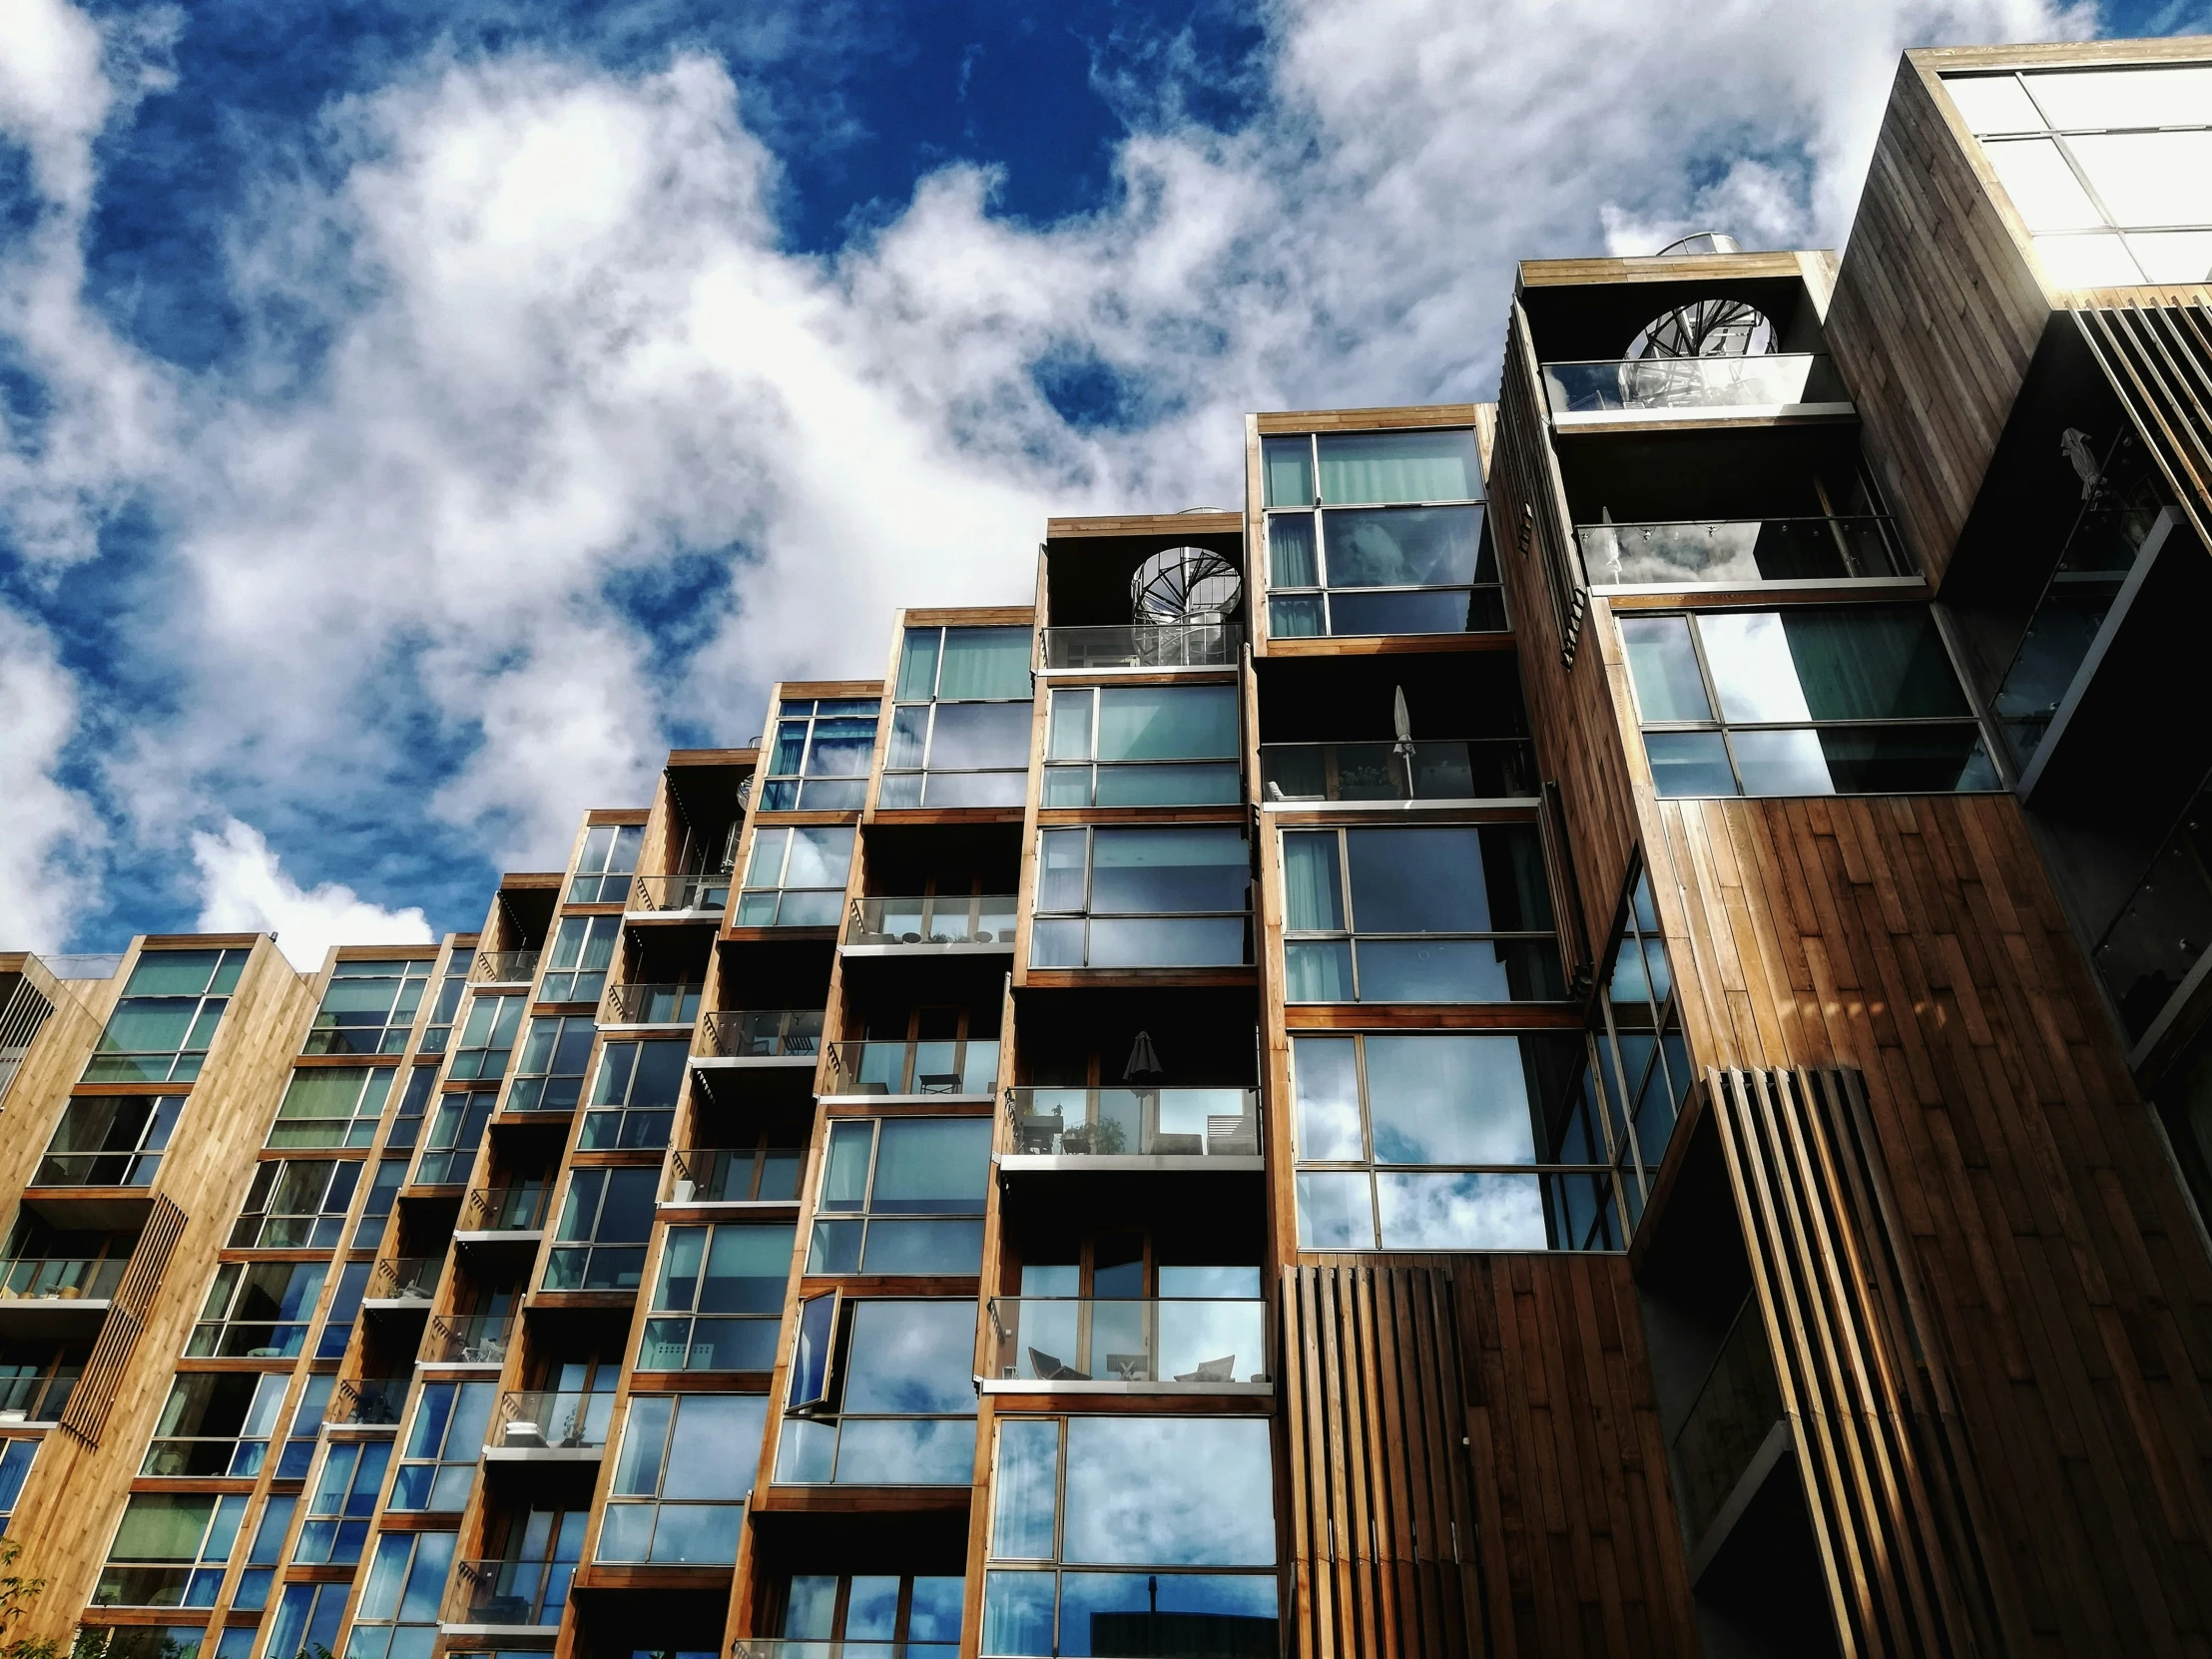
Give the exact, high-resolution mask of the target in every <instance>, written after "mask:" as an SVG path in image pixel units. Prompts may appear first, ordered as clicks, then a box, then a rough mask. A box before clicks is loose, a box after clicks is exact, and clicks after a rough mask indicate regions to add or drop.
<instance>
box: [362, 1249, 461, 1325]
mask: <svg viewBox="0 0 2212 1659" xmlns="http://www.w3.org/2000/svg"><path fill="white" fill-rule="evenodd" d="M444 1268H445V1258H444V1257H442V1256H387V1257H385V1258H384V1260H383V1261H381V1262H378V1263H377V1264H376V1271H375V1272H373V1273H371V1274H370V1275H369V1276H368V1294H367V1295H366V1296H364V1297H362V1298H361V1306H362V1307H363V1308H365V1309H367V1310H368V1311H369V1312H370V1313H377V1314H388V1313H427V1312H428V1311H429V1307H430V1302H431V1299H432V1298H434V1297H435V1296H436V1295H437V1294H438V1275H439V1274H440V1273H441V1272H443V1271H444Z"/></svg>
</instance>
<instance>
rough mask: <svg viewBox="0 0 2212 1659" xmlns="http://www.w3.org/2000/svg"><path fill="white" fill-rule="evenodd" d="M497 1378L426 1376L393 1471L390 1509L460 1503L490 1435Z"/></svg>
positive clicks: (449, 1506)
mask: <svg viewBox="0 0 2212 1659" xmlns="http://www.w3.org/2000/svg"><path fill="white" fill-rule="evenodd" d="M498 1398H499V1384H498V1383H424V1384H423V1385H422V1389H421V1393H420V1396H419V1397H418V1398H417V1399H416V1401H415V1409H414V1417H413V1419H412V1420H411V1421H410V1422H409V1423H408V1424H407V1438H406V1442H405V1444H404V1445H403V1446H402V1447H401V1448H400V1452H399V1472H398V1473H397V1474H396V1475H394V1476H393V1477H392V1483H391V1502H390V1507H391V1508H393V1509H463V1508H466V1507H467V1506H468V1492H469V1487H470V1486H471V1485H472V1484H474V1482H475V1479H476V1461H477V1459H478V1458H479V1457H480V1456H482V1455H483V1450H484V1445H485V1443H486V1441H487V1440H488V1439H489V1437H490V1435H489V1432H488V1429H489V1424H490V1422H491V1408H492V1406H493V1404H494V1403H496V1402H497V1400H498Z"/></svg>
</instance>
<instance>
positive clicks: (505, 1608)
mask: <svg viewBox="0 0 2212 1659" xmlns="http://www.w3.org/2000/svg"><path fill="white" fill-rule="evenodd" d="M575 1571H576V1563H575V1562H573V1561H548V1560H544V1559H539V1560H534V1561H456V1562H454V1563H453V1586H452V1590H451V1592H450V1594H449V1595H448V1597H447V1602H446V1620H445V1622H446V1623H448V1624H492V1625H510V1626H514V1627H516V1628H531V1629H542V1628H547V1627H548V1623H549V1621H548V1619H547V1615H548V1614H551V1615H552V1617H551V1619H550V1624H558V1623H560V1614H559V1608H560V1606H561V1604H562V1603H563V1602H564V1601H566V1600H567V1598H568V1581H569V1579H570V1577H571V1576H573V1575H574V1573H575ZM549 1604H550V1605H549Z"/></svg>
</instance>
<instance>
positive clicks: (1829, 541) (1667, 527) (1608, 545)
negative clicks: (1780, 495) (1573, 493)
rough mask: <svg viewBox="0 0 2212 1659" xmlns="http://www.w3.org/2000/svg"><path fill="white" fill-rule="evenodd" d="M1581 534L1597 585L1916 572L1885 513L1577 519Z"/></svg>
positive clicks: (1589, 571)
mask: <svg viewBox="0 0 2212 1659" xmlns="http://www.w3.org/2000/svg"><path fill="white" fill-rule="evenodd" d="M1574 537H1575V542H1576V544H1577V545H1578V546H1579V547H1580V548H1581V550H1582V565H1583V573H1584V574H1585V575H1586V576H1587V577H1588V578H1589V580H1590V582H1591V584H1592V585H1593V586H1603V587H1619V586H1630V585H1635V584H1638V583H1702V584H1706V585H1709V586H1710V585H1725V584H1731V583H1748V582H1775V581H1860V580H1865V579H1866V578H1869V577H1895V576H1909V575H1911V574H1912V566H1911V564H1910V562H1909V561H1908V560H1907V559H1906V557H1905V554H1904V551H1903V548H1902V545H1901V544H1900V542H1899V540H1898V536H1897V530H1896V527H1895V526H1894V525H1893V524H1892V522H1891V521H1890V519H1889V518H1887V517H1886V516H1884V515H1882V514H1879V513H1834V514H1828V513H1785V514H1778V515H1775V516H1773V517H1767V518H1695V519H1641V520H1636V521H1627V520H1623V521H1620V522H1616V523H1601V524H1578V525H1576V526H1575V531H1574ZM1762 551H1764V552H1765V554H1766V555H1767V563H1774V562H1776V561H1777V559H1781V560H1782V561H1783V562H1785V563H1787V564H1788V565H1789V567H1790V568H1788V569H1782V570H1777V571H1775V572H1774V573H1771V574H1770V573H1769V572H1768V570H1767V568H1766V564H1765V563H1762V562H1761V554H1762ZM1816 565H1819V566H1822V567H1823V568H1813V567H1814V566H1816Z"/></svg>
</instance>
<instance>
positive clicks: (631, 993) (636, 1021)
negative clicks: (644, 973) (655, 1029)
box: [599, 984, 701, 1028]
mask: <svg viewBox="0 0 2212 1659" xmlns="http://www.w3.org/2000/svg"><path fill="white" fill-rule="evenodd" d="M700 989H701V987H700V986H698V985H696V984H691V985H617V986H615V987H614V988H613V989H612V990H610V991H608V992H607V994H606V996H605V998H604V999H602V1000H601V1002H600V1004H599V1023H600V1024H601V1025H602V1026H608V1025H660V1026H673V1027H679V1028H681V1027H686V1026H689V1025H691V1024H692V1023H693V1022H695V1021H696V1020H697V1019H698V1018H699V993H700Z"/></svg>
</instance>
